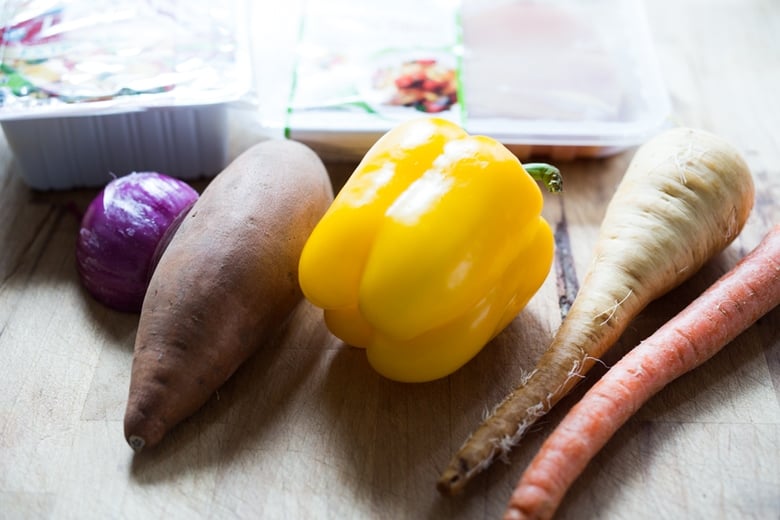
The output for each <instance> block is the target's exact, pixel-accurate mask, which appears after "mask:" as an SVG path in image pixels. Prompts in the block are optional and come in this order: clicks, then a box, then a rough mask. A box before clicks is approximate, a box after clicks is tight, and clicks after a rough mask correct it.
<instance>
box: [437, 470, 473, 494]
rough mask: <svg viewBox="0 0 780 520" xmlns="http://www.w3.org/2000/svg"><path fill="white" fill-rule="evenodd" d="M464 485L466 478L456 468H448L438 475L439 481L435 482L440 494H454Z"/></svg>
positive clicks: (461, 489) (458, 492)
mask: <svg viewBox="0 0 780 520" xmlns="http://www.w3.org/2000/svg"><path fill="white" fill-rule="evenodd" d="M465 486H466V479H465V478H463V476H462V475H461V474H460V473H459V472H458V471H456V470H454V469H452V468H448V469H447V470H446V471H444V473H442V474H441V477H439V481H438V482H436V489H437V490H438V491H439V493H441V494H442V495H446V496H455V495H458V494H460V492H461V491H463V488H464V487H465Z"/></svg>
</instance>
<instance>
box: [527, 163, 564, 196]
mask: <svg viewBox="0 0 780 520" xmlns="http://www.w3.org/2000/svg"><path fill="white" fill-rule="evenodd" d="M523 168H525V171H527V172H528V175H530V176H531V177H533V178H534V179H536V180H537V181H539V182H541V183H543V184H544V185H545V187H546V188H547V191H549V192H550V193H558V192H560V191H561V190H562V189H563V177H562V176H561V171H560V170H559V169H558V168H556V167H555V166H552V165H550V164H547V163H528V164H524V165H523Z"/></svg>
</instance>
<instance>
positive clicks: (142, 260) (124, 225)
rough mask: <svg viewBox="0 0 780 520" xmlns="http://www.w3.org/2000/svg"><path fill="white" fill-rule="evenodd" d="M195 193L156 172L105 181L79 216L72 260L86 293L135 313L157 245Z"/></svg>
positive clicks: (160, 245)
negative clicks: (84, 211) (74, 252)
mask: <svg viewBox="0 0 780 520" xmlns="http://www.w3.org/2000/svg"><path fill="white" fill-rule="evenodd" d="M197 199H198V193H197V192H196V191H195V190H194V189H193V188H192V187H190V186H189V185H188V184H186V183H185V182H183V181H180V180H178V179H174V178H172V177H169V176H167V175H163V174H160V173H156V172H142V173H131V174H129V175H125V176H123V177H119V178H116V179H114V180H112V181H111V182H109V183H108V184H107V185H106V187H105V188H104V189H103V190H102V191H101V192H100V193H98V195H97V196H96V197H95V199H94V200H93V201H92V202H91V203H90V205H89V207H88V208H87V211H86V213H84V217H83V218H82V220H81V229H80V230H79V237H78V241H77V243H76V262H77V267H78V272H79V276H80V277H81V281H82V283H83V284H84V286H85V287H86V289H87V291H89V293H90V294H92V295H93V296H94V297H95V298H96V299H97V300H98V301H100V302H102V303H103V304H105V305H107V306H109V307H111V308H113V309H116V310H119V311H125V312H139V311H140V310H141V304H142V303H143V299H144V295H145V293H146V287H147V285H148V283H149V278H150V277H151V275H152V272H153V271H154V267H155V266H156V265H157V259H159V256H160V255H161V254H162V249H164V247H165V245H167V243H168V240H169V239H170V236H171V234H172V233H173V232H175V230H176V228H177V227H178V224H179V222H180V221H181V219H182V218H183V217H184V216H185V215H186V213H187V212H188V211H189V209H190V208H191V207H192V205H193V204H194V203H195V201H196V200H197Z"/></svg>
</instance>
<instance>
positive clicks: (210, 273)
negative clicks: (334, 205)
mask: <svg viewBox="0 0 780 520" xmlns="http://www.w3.org/2000/svg"><path fill="white" fill-rule="evenodd" d="M332 200H333V188H332V185H331V182H330V178H329V177H328V174H327V172H326V170H325V167H324V165H323V164H322V162H321V161H320V159H319V157H317V155H316V154H315V153H314V152H313V151H312V150H310V149H309V148H308V147H306V146H304V145H303V144H300V143H297V142H294V141H288V140H271V141H264V142H261V143H259V144H257V145H255V146H253V147H252V148H250V149H248V150H247V151H246V152H244V153H243V154H241V155H240V156H239V157H237V158H236V159H235V160H234V161H233V162H232V163H231V164H230V165H228V167H227V168H225V170H224V171H223V172H221V173H220V174H219V175H217V176H216V177H215V178H214V179H213V180H212V181H211V182H210V183H209V185H208V186H207V187H206V189H205V190H204V191H203V193H202V195H201V197H200V198H199V199H198V201H197V202H196V203H195V205H194V206H193V207H192V209H191V210H190V212H189V214H188V215H187V217H186V218H185V219H184V220H183V222H182V223H181V226H180V227H179V229H178V230H177V231H176V234H175V235H174V236H173V238H172V239H171V241H170V244H169V245H168V247H167V249H166V250H165V252H164V253H163V255H162V256H161V258H160V261H159V263H158V265H157V267H156V269H155V272H154V275H153V276H152V279H151V281H150V283H149V288H148V290H147V293H146V298H145V300H144V304H143V308H142V310H141V316H140V320H139V324H138V331H137V334H136V341H135V349H134V355H133V364H132V372H131V378H130V389H129V396H128V402H127V409H126V412H125V421H124V430H125V438H126V439H127V441H128V443H129V444H130V446H131V447H132V448H133V449H134V450H136V451H139V450H141V449H142V448H144V447H151V446H155V445H156V444H158V443H159V442H160V440H161V439H162V438H163V437H164V436H165V434H166V433H167V432H168V431H169V430H170V429H171V428H172V427H173V426H174V425H176V424H177V423H179V422H180V421H182V420H183V419H185V418H186V417H188V416H190V415H192V414H193V413H194V412H195V411H196V410H198V409H199V408H200V407H201V406H202V405H203V404H205V403H206V401H207V400H208V399H209V398H210V397H211V395H212V394H213V393H214V392H215V391H216V390H217V389H218V388H219V387H220V386H221V385H222V384H223V383H225V381H227V380H228V378H230V376H231V375H232V374H233V373H234V372H235V370H236V369H237V368H238V367H239V366H240V365H241V364H242V363H243V362H244V361H245V360H246V359H247V358H249V357H250V356H251V355H252V354H253V353H254V352H255V351H256V350H257V349H258V348H259V347H260V346H261V345H262V343H263V341H264V340H266V339H268V338H269V337H270V336H272V335H274V333H275V332H276V331H277V330H278V329H279V327H280V326H281V324H282V323H283V322H284V321H285V319H286V318H287V317H288V316H289V315H290V313H291V312H292V310H293V309H294V308H295V307H296V305H297V304H298V303H299V301H300V300H301V299H302V294H301V292H300V288H299V286H298V276H297V272H298V259H299V257H300V253H301V250H302V249H303V245H304V243H305V241H306V239H307V238H308V236H309V234H310V233H311V230H312V229H313V228H314V226H315V225H316V223H317V221H318V220H319V219H320V217H321V216H322V215H323V213H324V212H325V210H326V209H327V207H328V205H329V204H330V203H331V201H332Z"/></svg>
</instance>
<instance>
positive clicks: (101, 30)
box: [0, 0, 249, 190]
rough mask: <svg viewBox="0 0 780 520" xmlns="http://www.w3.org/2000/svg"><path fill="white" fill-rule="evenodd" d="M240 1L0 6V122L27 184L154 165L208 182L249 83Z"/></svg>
mask: <svg viewBox="0 0 780 520" xmlns="http://www.w3.org/2000/svg"><path fill="white" fill-rule="evenodd" d="M241 5H242V4H241V3H240V2H230V1H227V2H219V3H218V4H217V5H215V4H214V3H213V2H210V1H202V0H195V1H187V2H183V1H178V2H177V1H175V0H174V1H156V2H139V1H134V0H133V1H124V2H121V1H120V2H108V1H103V0H98V1H92V2H73V1H70V2H65V1H62V2H57V1H51V0H48V1H45V0H42V1H35V0H33V1H11V2H8V3H6V4H5V5H4V6H3V7H2V8H0V125H2V128H3V131H4V133H5V136H6V139H7V141H8V143H9V146H10V148H11V150H12V151H13V153H14V155H15V158H16V160H17V163H18V171H19V173H20V174H21V176H22V178H23V180H24V181H25V182H26V183H27V184H28V185H29V186H31V187H32V188H36V189H42V190H48V189H65V188H76V187H97V186H102V185H104V184H106V183H107V182H108V181H110V180H111V178H112V176H120V175H125V174H127V173H130V172H132V171H144V170H153V171H159V172H163V173H167V174H169V175H173V176H176V177H180V178H183V179H194V178H197V177H202V176H209V175H214V174H216V173H217V172H219V171H220V170H221V169H222V168H223V167H224V166H225V162H226V160H227V144H228V143H227V136H228V128H227V127H228V118H227V107H228V105H229V103H231V102H232V101H234V100H236V99H237V98H238V97H239V96H241V95H242V93H243V92H244V91H245V90H246V89H247V88H248V83H249V61H248V58H247V55H246V52H247V51H246V49H245V48H244V47H245V45H244V44H243V43H242V38H243V35H242V33H241V30H240V29H241V24H239V23H237V20H238V19H239V18H240V17H241V15H242V14H241V12H240V11H241Z"/></svg>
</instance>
